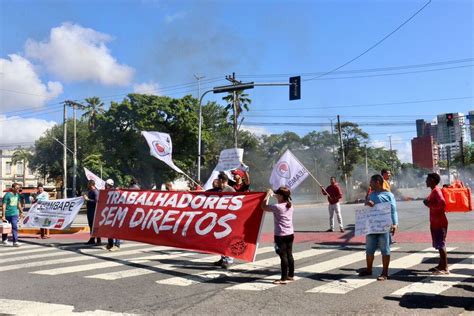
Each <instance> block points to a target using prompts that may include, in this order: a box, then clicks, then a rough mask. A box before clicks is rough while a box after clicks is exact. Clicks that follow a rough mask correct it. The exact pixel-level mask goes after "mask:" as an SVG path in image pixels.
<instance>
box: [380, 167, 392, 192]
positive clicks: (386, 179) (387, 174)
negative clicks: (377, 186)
mask: <svg viewBox="0 0 474 316" xmlns="http://www.w3.org/2000/svg"><path fill="white" fill-rule="evenodd" d="M380 174H381V175H382V178H383V189H384V190H385V191H388V192H392V190H391V187H390V182H389V181H390V177H391V176H392V173H391V172H390V170H388V169H382V170H381V171H380Z"/></svg>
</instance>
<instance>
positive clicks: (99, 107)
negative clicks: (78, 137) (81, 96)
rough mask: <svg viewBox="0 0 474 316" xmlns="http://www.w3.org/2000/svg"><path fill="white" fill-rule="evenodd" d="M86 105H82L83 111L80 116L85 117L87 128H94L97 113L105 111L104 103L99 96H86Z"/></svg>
mask: <svg viewBox="0 0 474 316" xmlns="http://www.w3.org/2000/svg"><path fill="white" fill-rule="evenodd" d="M86 102H87V105H85V106H84V109H85V112H84V114H82V117H83V118H85V119H87V121H88V124H89V128H90V129H91V130H95V128H96V123H97V115H99V114H102V113H104V112H105V110H104V103H103V102H102V101H100V99H99V97H92V98H86Z"/></svg>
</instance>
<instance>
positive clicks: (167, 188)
mask: <svg viewBox="0 0 474 316" xmlns="http://www.w3.org/2000/svg"><path fill="white" fill-rule="evenodd" d="M165 188H166V191H176V190H175V188H174V187H173V183H171V182H166V183H165Z"/></svg>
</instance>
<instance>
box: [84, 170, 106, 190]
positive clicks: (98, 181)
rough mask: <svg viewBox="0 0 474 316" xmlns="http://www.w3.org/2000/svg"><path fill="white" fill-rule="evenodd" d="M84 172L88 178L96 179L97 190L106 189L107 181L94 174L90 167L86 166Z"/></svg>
mask: <svg viewBox="0 0 474 316" xmlns="http://www.w3.org/2000/svg"><path fill="white" fill-rule="evenodd" d="M84 172H85V173H86V178H87V180H94V182H95V187H96V188H97V190H103V189H105V181H104V180H102V179H101V178H99V177H98V176H96V175H95V174H93V173H92V172H91V171H90V170H89V169H87V168H86V167H84Z"/></svg>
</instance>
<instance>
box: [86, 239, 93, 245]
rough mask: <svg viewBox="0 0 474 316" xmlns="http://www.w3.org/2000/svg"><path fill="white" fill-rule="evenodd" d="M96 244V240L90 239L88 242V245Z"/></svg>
mask: <svg viewBox="0 0 474 316" xmlns="http://www.w3.org/2000/svg"><path fill="white" fill-rule="evenodd" d="M94 244H95V241H94V239H89V241H88V242H86V245H94Z"/></svg>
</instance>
